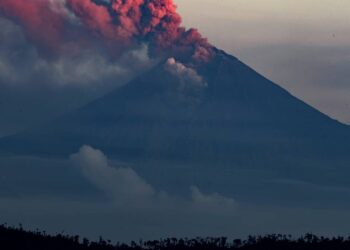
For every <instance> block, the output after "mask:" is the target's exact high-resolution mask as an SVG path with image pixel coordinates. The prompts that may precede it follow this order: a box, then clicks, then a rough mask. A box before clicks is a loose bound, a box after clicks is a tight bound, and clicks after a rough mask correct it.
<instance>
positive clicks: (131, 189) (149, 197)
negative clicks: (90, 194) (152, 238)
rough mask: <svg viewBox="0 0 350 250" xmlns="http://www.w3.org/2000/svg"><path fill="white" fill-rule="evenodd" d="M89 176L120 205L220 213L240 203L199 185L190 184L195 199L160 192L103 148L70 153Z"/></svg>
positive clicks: (82, 171)
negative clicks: (117, 163)
mask: <svg viewBox="0 0 350 250" xmlns="http://www.w3.org/2000/svg"><path fill="white" fill-rule="evenodd" d="M70 160H71V162H73V164H74V165H75V166H77V167H78V168H79V170H80V171H81V173H82V174H83V176H84V177H85V178H87V179H88V180H89V181H90V182H91V183H92V184H93V185H95V186H96V187H97V188H99V189H100V190H102V191H103V192H104V193H105V194H107V195H108V196H109V197H110V198H111V199H112V201H113V202H114V203H115V204H117V205H125V204H126V203H127V204H129V205H130V204H136V205H137V206H138V207H140V206H142V205H146V204H147V205H149V206H148V208H150V209H151V210H158V209H160V210H161V209H165V210H167V209H169V208H176V209H177V210H178V211H182V212H185V211H186V212H190V213H193V212H194V213H195V212H201V213H214V214H218V213H219V214H220V213H225V214H226V212H229V213H232V212H234V210H235V208H236V204H237V203H236V202H235V201H234V200H233V199H231V198H227V197H224V196H222V195H220V194H218V193H210V194H204V193H203V192H201V191H200V190H199V188H198V187H196V186H192V187H190V191H191V193H190V194H191V196H190V197H191V198H190V199H185V198H179V197H176V196H172V195H169V194H167V193H166V192H164V191H157V190H155V188H154V187H152V186H151V185H150V184H149V183H147V182H146V181H145V180H144V179H143V178H142V177H140V176H139V175H138V174H137V173H136V172H135V171H134V170H133V169H131V168H126V167H118V166H111V164H110V163H109V161H108V158H107V157H106V156H105V155H104V154H103V152H101V151H100V150H97V149H94V148H92V147H90V146H86V145H85V146H82V147H81V148H80V150H79V152H78V153H76V154H73V155H71V156H70Z"/></svg>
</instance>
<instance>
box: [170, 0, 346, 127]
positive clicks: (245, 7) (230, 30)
mask: <svg viewBox="0 0 350 250" xmlns="http://www.w3.org/2000/svg"><path fill="white" fill-rule="evenodd" d="M175 2H176V3H177V5H178V8H179V12H180V13H181V15H182V18H183V21H184V24H185V25H186V26H191V27H196V28H198V29H199V30H200V31H201V33H202V34H203V35H204V36H206V37H208V39H209V41H210V42H211V43H213V44H214V45H215V46H217V47H219V48H221V49H224V50H225V51H226V52H228V53H231V54H233V55H235V56H236V57H238V58H239V59H240V60H242V61H243V62H244V63H246V64H248V65H249V66H251V67H252V68H254V69H255V70H257V71H258V72H259V73H261V74H263V75H264V76H266V77H267V78H269V79H270V80H272V81H274V82H275V83H277V84H279V85H281V86H282V87H284V88H286V89H287V90H288V91H290V92H291V93H292V94H294V95H295V96H297V97H299V98H300V99H302V100H303V101H305V102H307V103H308V104H311V105H312V106H314V107H316V108H317V109H319V110H321V111H322V112H324V113H326V114H328V115H330V116H331V117H332V118H334V119H337V120H340V121H342V122H344V123H348V124H350V98H349V96H350V82H349V77H350V71H349V68H350V32H349V29H350V27H349V25H348V24H349V21H350V16H349V11H350V2H349V1H344V0H333V1H332V0H323V1H316V0H303V1H300V0H297V1H295V0H265V1H261V0H220V1H214V0H191V1H188V0H176V1H175Z"/></svg>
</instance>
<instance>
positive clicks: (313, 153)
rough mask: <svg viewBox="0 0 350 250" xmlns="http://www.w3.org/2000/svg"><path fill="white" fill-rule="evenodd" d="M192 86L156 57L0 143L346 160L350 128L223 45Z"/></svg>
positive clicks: (230, 157) (246, 160)
mask: <svg viewBox="0 0 350 250" xmlns="http://www.w3.org/2000/svg"><path fill="white" fill-rule="evenodd" d="M195 69H196V70H197V72H198V74H199V75H200V76H201V77H203V79H202V80H203V82H205V86H204V85H203V86H200V87H198V86H195V85H193V86H192V85H191V84H192V83H190V80H188V79H185V80H183V79H181V76H178V75H176V74H174V73H172V72H170V71H169V70H167V69H166V66H165V63H164V62H162V63H160V64H159V65H157V66H156V67H155V68H153V69H152V70H151V71H149V72H147V73H145V74H143V75H141V76H139V77H137V78H136V79H134V80H133V81H131V82H130V83H129V84H127V85H125V86H123V87H121V88H118V89H116V90H115V91H113V92H111V93H109V94H107V95H106V96H104V97H102V98H100V99H98V100H96V101H94V102H92V103H90V104H88V105H86V106H84V107H82V108H80V109H79V110H77V111H75V112H73V113H70V114H67V115H65V116H63V117H60V118H59V119H57V120H55V121H53V122H51V123H49V124H46V125H44V126H39V127H37V128H36V129H33V130H29V131H25V132H22V133H19V134H17V135H14V136H10V137H7V138H3V139H1V140H0V148H1V149H2V150H3V151H9V152H15V153H21V154H38V155H69V154H71V153H74V152H76V151H77V150H78V148H79V147H80V146H82V145H84V144H88V145H91V146H93V147H96V148H99V149H101V150H103V151H104V152H106V153H107V154H108V155H111V156H113V157H116V158H119V159H123V160H131V161H144V160H156V161H157V160H160V161H161V160H166V161H174V162H179V163H186V164H187V163H189V164H192V163H193V164H197V163H198V164H202V163H205V164H225V165H237V166H242V167H247V168H248V167H251V168H261V167H269V168H278V167H281V166H284V167H286V166H290V167H297V166H299V167H303V166H307V167H316V166H320V165H322V166H332V167H341V168H346V167H347V166H349V165H350V156H349V154H348V149H349V148H350V128H349V126H346V125H344V124H341V123H339V122H337V121H336V120H333V119H331V118H329V117H328V116H326V115H324V114H322V113H321V112H319V111H317V110H316V109H314V108H312V107H311V106H309V105H307V104H305V103H304V102H302V101H300V100H299V99H297V98H295V97H294V96H292V95H291V94H289V93H288V92H287V91H285V90H284V89H282V88H281V87H279V86H277V85H276V84H274V83H272V82H271V81H269V80H267V79H266V78H264V77H262V76H261V75H259V74H258V73H257V72H255V71H253V70H252V69H251V68H249V67H248V66H246V65H245V64H243V63H242V62H240V61H239V60H238V59H236V58H235V57H233V56H230V55H227V54H226V53H224V52H223V51H217V53H216V56H215V58H213V59H212V60H211V61H210V62H209V63H207V64H202V65H199V66H196V68H195Z"/></svg>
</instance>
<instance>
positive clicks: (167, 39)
mask: <svg viewBox="0 0 350 250" xmlns="http://www.w3.org/2000/svg"><path fill="white" fill-rule="evenodd" d="M0 13H1V14H2V15H3V16H5V17H7V18H9V19H11V20H14V21H15V22H17V23H18V24H20V25H21V26H22V27H23V28H24V30H25V32H26V34H27V36H28V37H29V39H31V40H32V41H34V42H35V43H36V44H37V45H38V47H39V48H40V49H43V50H44V51H45V52H47V51H49V52H51V53H53V54H55V53H56V54H57V53H61V52H62V51H67V50H68V51H69V52H70V53H71V52H72V51H73V52H76V51H77V50H78V51H79V48H81V47H86V46H87V47H90V46H91V44H94V42H96V41H98V43H99V47H101V44H103V46H102V47H104V48H105V49H106V50H107V51H108V53H109V54H112V55H114V56H115V55H119V54H120V52H121V51H123V50H125V49H127V48H130V47H133V46H135V45H137V44H140V43H147V44H148V45H149V46H150V50H151V51H152V53H153V54H154V55H157V56H158V55H164V54H166V56H170V55H172V54H174V53H176V54H177V55H182V56H184V57H187V58H188V59H191V60H195V61H199V62H206V61H208V60H209V59H210V57H211V56H212V54H213V49H212V46H211V45H210V44H209V43H208V41H207V40H206V39H205V38H203V37H202V36H201V34H200V33H199V32H198V31H197V30H196V29H188V30H186V29H185V28H184V27H182V26H181V16H180V15H179V14H178V13H177V12H176V5H175V4H174V3H173V1H172V0H33V1H27V0H0ZM112 52H113V53H112ZM169 54H170V55H169Z"/></svg>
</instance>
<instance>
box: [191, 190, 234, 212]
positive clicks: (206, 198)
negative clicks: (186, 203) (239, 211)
mask: <svg viewBox="0 0 350 250" xmlns="http://www.w3.org/2000/svg"><path fill="white" fill-rule="evenodd" d="M191 197H192V202H193V205H194V206H195V208H196V209H200V210H209V211H216V212H224V211H228V212H230V211H231V212H232V211H233V210H235V209H236V205H237V203H236V202H235V200H234V199H232V198H227V197H225V196H222V195H220V194H218V193H211V194H204V193H202V192H201V191H200V190H199V189H198V187H196V186H192V187H191Z"/></svg>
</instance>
